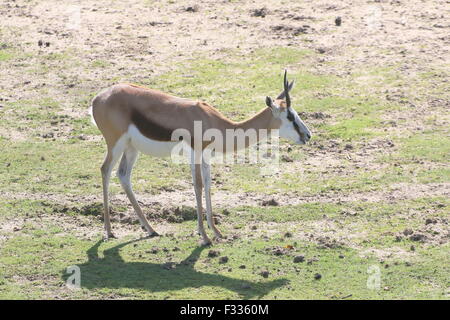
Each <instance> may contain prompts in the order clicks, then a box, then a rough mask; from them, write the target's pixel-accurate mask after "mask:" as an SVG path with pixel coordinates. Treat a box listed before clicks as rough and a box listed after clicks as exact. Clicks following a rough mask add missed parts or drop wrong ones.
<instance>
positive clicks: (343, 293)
mask: <svg viewBox="0 0 450 320" xmlns="http://www.w3.org/2000/svg"><path fill="white" fill-rule="evenodd" d="M442 203H447V204H448V199H445V198H439V199H431V200H430V199H418V200H415V201H405V202H402V203H398V204H390V205H380V206H378V207H374V206H372V205H369V204H366V205H361V204H360V203H353V204H344V205H336V204H329V205H324V204H320V203H316V204H306V205H300V206H294V207H288V208H285V209H284V208H266V209H263V208H253V207H247V208H236V209H235V210H233V212H232V213H231V214H230V215H229V216H227V217H226V218H225V219H226V220H225V222H226V224H224V225H223V227H222V229H224V230H225V231H226V232H227V233H235V232H236V230H234V229H233V228H234V226H233V225H236V224H239V223H243V224H245V225H253V224H255V225H257V226H260V227H261V228H262V229H259V228H258V229H257V230H258V231H256V232H254V233H253V234H248V235H247V236H245V237H241V238H238V239H237V240H234V241H231V242H226V243H222V244H217V245H216V246H215V248H214V249H215V250H218V251H219V252H220V254H219V255H220V256H221V257H223V256H227V257H228V258H229V260H228V261H227V262H226V263H220V258H218V257H213V258H211V257H209V256H208V251H209V250H210V249H207V248H202V247H199V246H198V245H197V242H196V237H192V236H191V231H192V230H193V229H194V228H195V221H192V222H184V223H181V224H179V225H178V230H177V233H176V234H175V235H173V236H170V235H169V236H165V237H161V238H156V239H152V240H142V239H141V240H139V239H135V238H130V237H126V238H124V239H120V240H113V241H110V242H108V243H104V242H102V241H101V240H98V237H97V236H95V235H94V236H93V239H80V238H79V237H76V236H73V235H67V234H66V233H65V232H64V226H63V225H61V224H60V223H57V222H56V221H55V222H53V223H48V222H47V223H45V225H46V228H45V229H41V228H39V226H38V225H36V222H34V223H29V224H26V225H24V226H23V227H22V230H21V232H20V235H18V236H15V237H13V238H11V239H10V240H8V241H7V242H6V243H4V245H3V246H2V249H1V256H0V265H1V266H3V267H4V266H8V267H7V268H2V270H3V271H2V275H1V276H2V281H1V282H0V288H1V289H0V296H1V297H2V298H54V297H58V298H95V297H110V298H146V299H166V298H169V299H178V298H186V299H191V298H193V294H195V299H210V298H213V299H249V298H263V299H270V298H276V299H292V298H296V299H304V298H331V299H340V298H343V297H348V296H349V295H350V296H351V297H352V298H355V299H364V298H382V299H383V298H397V299H399V298H400V299H408V298H438V299H439V298H444V297H445V290H446V281H447V278H446V275H447V274H448V271H449V270H448V266H446V264H442V263H441V262H442V261H443V260H442V259H445V251H446V250H448V245H446V246H443V247H442V248H439V249H438V248H430V247H429V245H427V244H425V243H420V242H419V243H418V242H414V241H411V240H402V241H401V242H395V240H394V238H395V237H394V236H393V235H391V234H390V233H387V234H386V235H385V236H383V237H382V239H380V236H379V235H380V234H384V233H385V231H386V230H390V231H391V232H392V231H393V232H397V231H401V230H403V229H404V228H416V227H417V225H416V223H418V224H422V223H421V221H418V219H417V218H415V217H414V215H411V213H410V210H411V209H414V210H420V208H421V207H422V206H424V205H425V206H427V205H429V204H433V205H440V204H442ZM30 205H32V206H33V205H34V206H35V208H36V205H38V203H34V204H30V203H29V202H28V206H30ZM51 205H56V206H57V204H56V203H53V204H52V203H47V204H46V206H41V210H44V211H45V210H48V207H50V208H51ZM22 206H27V202H26V201H25V202H21V203H16V204H15V205H14V206H11V207H10V208H9V210H12V211H15V212H16V213H17V214H14V216H16V217H17V216H22V215H23V214H22V213H20V211H21V210H23V208H22ZM38 207H39V205H38ZM46 208H47V209H46ZM352 210H358V211H357V212H358V214H357V215H348V216H344V218H342V217H343V212H348V211H352ZM393 211H399V212H400V215H399V216H398V217H399V219H398V220H396V221H392V220H391V218H390V215H391V213H392V212H393ZM313 212H314V213H313ZM439 212H440V213H439ZM439 212H438V213H436V216H435V217H440V216H445V214H446V213H445V209H444V208H442V206H440V210H439ZM447 213H448V212H447ZM40 214H43V211H41V213H40ZM324 215H326V216H327V219H331V220H335V221H336V222H337V221H339V222H340V223H341V224H342V225H346V226H347V227H348V226H359V227H361V226H363V225H365V227H364V230H358V229H354V230H353V232H354V233H355V234H358V233H360V232H361V231H365V230H371V233H370V236H369V237H365V238H364V242H362V243H361V249H355V248H353V247H349V246H348V245H347V244H345V243H343V244H338V245H336V246H332V247H329V248H322V247H321V246H320V245H318V244H317V243H316V242H315V241H314V240H313V241H305V240H304V239H303V238H302V237H301V236H300V235H301V234H302V232H301V231H300V230H299V229H300V228H302V229H303V228H305V232H310V231H309V229H308V227H307V226H306V227H303V226H301V225H295V224H292V223H289V225H288V227H287V228H286V224H285V222H299V221H302V222H301V224H305V223H306V224H307V225H309V226H314V225H317V224H321V223H323V216H324ZM89 219H90V220H91V223H92V224H93V225H95V226H96V227H98V229H99V230H100V228H101V222H100V221H98V220H97V218H96V217H90V218H89ZM268 222H270V223H271V225H272V230H268V229H264V225H265V223H268ZM273 223H275V226H274V224H273ZM392 223H394V227H393V228H392V226H391V227H388V225H389V224H392ZM233 230H234V231H233ZM259 230H261V231H259ZM273 231H276V233H274V234H275V236H271V237H268V236H267V235H268V234H270V232H273ZM286 231H289V232H290V233H291V234H292V236H289V237H286V236H285V237H283V236H282V235H283V234H284V233H285V232H286ZM299 231H300V232H299ZM276 234H278V236H277V235H276ZM299 236H300V237H299ZM313 239H314V238H313ZM361 240H362V239H361ZM411 245H414V246H415V251H414V252H411V251H410V249H409V248H410V247H411ZM155 248H156V250H154V249H155ZM274 248H289V249H283V254H274V253H272V252H274V251H273V249H274ZM365 249H368V250H367V252H366V251H365ZM373 249H375V251H377V250H378V251H383V250H384V251H386V252H387V253H389V252H390V251H391V250H393V249H397V250H400V251H401V252H405V253H404V254H403V256H401V258H399V257H393V258H389V255H388V254H387V255H386V256H387V258H382V259H380V257H378V256H377V255H374V254H372V253H371V251H370V250H373ZM361 252H366V253H365V254H362V253H361ZM408 252H409V254H408ZM297 255H303V256H304V257H305V261H304V262H300V263H295V262H294V260H293V258H294V257H295V256H297ZM73 265H76V266H78V267H79V268H80V271H81V289H80V290H71V289H68V288H66V287H64V286H63V285H62V284H63V283H64V281H66V280H67V279H68V276H69V274H68V273H67V272H66V270H67V267H69V266H73ZM242 266H245V268H244V267H242ZM370 266H376V267H377V268H380V273H381V281H382V289H381V290H378V291H377V290H372V289H368V288H367V286H366V282H367V272H368V268H369V267H370ZM261 271H268V272H269V277H268V278H267V279H265V278H263V277H261V275H260V273H261ZM317 273H319V274H320V275H321V279H320V280H317V279H315V275H316V274H317ZM19 279H20V281H18V280H19ZM430 282H432V283H433V285H432V286H430V285H429V284H430ZM36 288H45V290H36Z"/></svg>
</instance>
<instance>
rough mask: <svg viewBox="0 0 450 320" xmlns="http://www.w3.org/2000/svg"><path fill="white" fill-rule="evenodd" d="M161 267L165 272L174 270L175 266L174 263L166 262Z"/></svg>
mask: <svg viewBox="0 0 450 320" xmlns="http://www.w3.org/2000/svg"><path fill="white" fill-rule="evenodd" d="M162 267H163V269H165V270H172V269H175V267H176V265H175V263H174V262H166V263H164V264H163V265H162Z"/></svg>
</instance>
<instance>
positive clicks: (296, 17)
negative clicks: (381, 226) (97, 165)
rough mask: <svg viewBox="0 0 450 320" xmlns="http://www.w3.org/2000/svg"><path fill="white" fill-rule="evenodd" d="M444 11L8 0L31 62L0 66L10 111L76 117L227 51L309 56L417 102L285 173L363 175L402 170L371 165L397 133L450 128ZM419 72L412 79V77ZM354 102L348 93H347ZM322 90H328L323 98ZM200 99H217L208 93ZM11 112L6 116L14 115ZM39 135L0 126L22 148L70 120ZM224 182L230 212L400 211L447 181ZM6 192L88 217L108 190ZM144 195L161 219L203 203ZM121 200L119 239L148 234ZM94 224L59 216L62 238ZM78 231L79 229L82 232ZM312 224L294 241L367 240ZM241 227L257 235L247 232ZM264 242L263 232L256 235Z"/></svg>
mask: <svg viewBox="0 0 450 320" xmlns="http://www.w3.org/2000/svg"><path fill="white" fill-rule="evenodd" d="M448 9H449V8H448V3H446V2H445V1H417V0H413V1H403V0H392V1H391V0H378V1H377V0H375V1H363V0H358V1H354V0H353V1H350V0H343V1H338V2H336V1H327V0H319V1H312V0H309V1H232V0H228V1H226V0H221V1H203V2H201V4H197V3H196V2H195V1H185V0H181V1H152V0H147V1H145V0H132V1H113V0H109V1H103V0H101V1H64V2H63V1H61V2H59V1H34V0H30V1H28V0H16V1H2V0H0V45H1V46H2V47H1V48H0V49H4V50H5V52H7V54H12V55H17V56H20V57H22V58H21V60H20V59H19V60H18V61H17V60H14V63H13V64H9V65H5V64H3V65H2V66H5V68H4V69H2V70H1V75H2V76H1V77H0V111H1V109H2V108H4V106H5V105H8V104H11V105H13V104H14V103H21V102H23V101H40V99H42V95H43V94H45V96H48V97H52V99H53V100H54V101H56V103H57V104H58V105H59V106H60V107H61V109H60V110H59V111H58V115H59V116H64V117H70V119H73V120H74V121H76V120H77V119H85V118H87V117H88V113H87V107H88V105H87V102H88V101H89V98H91V97H92V95H93V94H95V93H96V92H98V91H99V90H100V89H102V88H105V87H107V86H109V85H112V84H114V83H117V82H120V81H124V82H135V83H145V82H146V81H147V80H148V79H149V78H157V77H158V76H161V75H164V74H168V73H170V72H171V71H175V70H179V68H180V66H183V65H184V64H185V63H189V62H192V61H195V60H196V59H197V58H198V57H205V56H207V57H211V58H213V59H215V60H220V59H221V58H222V57H226V56H227V55H228V53H229V52H230V50H236V49H238V50H239V55H241V56H242V57H244V56H246V55H248V54H251V53H254V52H255V51H256V50H258V49H261V48H272V49H273V50H277V48H297V49H301V50H310V51H311V52H314V54H312V55H308V56H306V57H305V64H308V66H310V67H309V69H308V72H310V73H312V74H314V75H318V76H327V75H329V76H330V77H337V79H342V81H346V79H348V78H349V77H353V79H355V81H356V82H357V83H358V85H359V86H360V87H362V88H365V90H366V92H368V93H370V94H371V95H375V96H377V97H379V99H380V100H382V101H384V102H386V103H392V102H395V103H398V104H400V105H407V106H410V108H408V109H402V110H398V109H396V110H392V112H387V113H384V114H383V119H382V120H383V123H384V124H385V125H386V127H385V128H384V130H385V131H387V133H386V136H385V137H375V138H374V139H371V140H368V141H362V142H356V143H354V144H349V143H348V142H343V141H342V140H339V139H335V140H330V141H320V140H319V141H313V142H312V143H311V144H310V145H308V146H305V148H304V149H302V150H303V152H304V154H305V155H306V156H307V159H306V160H305V161H304V162H302V163H294V164H293V165H292V166H290V167H289V169H286V171H285V172H287V173H289V172H295V170H298V171H299V172H300V171H301V172H302V173H303V172H309V171H311V170H312V171H314V172H317V174H318V175H324V174H331V175H335V176H336V177H345V178H348V177H351V176H352V175H353V174H354V171H355V170H356V169H358V170H360V169H362V170H367V171H371V170H373V171H375V170H383V169H385V168H386V167H390V166H393V165H394V164H392V163H383V162H380V161H375V159H376V158H377V157H378V156H379V155H380V154H387V155H390V154H393V153H395V152H397V151H398V150H399V146H398V145H397V144H396V143H393V142H392V141H393V140H394V139H396V138H399V137H400V138H402V137H410V136H413V135H414V134H416V133H418V132H425V131H430V130H431V131H432V130H434V128H435V127H439V128H445V127H447V128H448V127H449V126H450V118H449V115H448V110H449V107H450V102H449V96H448V90H447V94H446V95H443V94H442V92H445V88H447V89H449V85H448V80H449V78H448V74H449V73H448V72H449V64H448V62H449V61H450V46H449V44H450V36H449V28H450V23H449V19H448V14H449V10H448ZM8 50H10V51H8ZM49 54H52V55H54V58H45V59H48V60H46V63H45V67H44V66H43V64H42V59H43V57H44V56H47V55H49ZM1 59H2V56H1V55H0V61H1ZM383 68H394V70H395V71H394V72H395V73H398V76H399V77H400V78H401V79H404V81H402V82H399V83H396V84H395V85H394V86H393V85H391V84H390V83H388V82H384V81H382V80H383V79H382V76H380V75H379V74H374V73H372V72H369V71H368V70H374V69H380V70H383ZM30 70H31V72H30ZM366 71H367V72H366ZM242 72H245V70H243V71H242ZM427 73H429V74H430V76H429V77H427V78H426V80H424V81H425V82H426V85H425V84H424V83H421V82H419V81H421V79H422V78H420V77H419V76H418V75H419V74H427ZM186 77H189V75H186ZM409 78H411V79H412V80H411V81H408V79H409ZM419 87H420V89H418V88H419ZM443 88H444V89H443ZM218 90H219V88H218ZM299 94H301V93H299ZM346 94H347V93H345V92H343V93H341V95H342V96H346ZM326 95H327V94H326V93H323V96H324V97H325V96H326ZM316 96H317V97H316V98H317V99H320V98H322V96H321V94H320V93H318V94H317V95H316ZM204 99H205V100H208V97H204ZM84 105H85V108H84V107H83V106H84ZM13 113H14V112H13V111H10V110H9V109H8V112H7V113H5V119H6V118H7V116H8V115H12V114H13ZM229 115H230V116H231V115H232V114H229ZM301 115H302V117H303V118H304V119H305V120H306V122H308V123H310V124H311V125H312V126H313V127H314V126H315V125H322V124H333V123H334V122H337V121H338V120H336V119H335V117H334V115H333V114H332V112H331V111H328V110H324V112H323V113H317V112H315V113H313V112H305V113H303V114H301ZM433 116H434V122H430V121H429V118H430V117H433ZM42 128H44V129H42V130H41V131H39V128H38V129H35V128H31V127H30V128H28V127H25V128H24V127H22V128H20V127H17V126H14V125H5V126H0V136H1V137H3V138H5V139H7V140H8V141H9V142H10V143H11V144H14V143H22V142H26V141H28V140H30V139H34V138H35V137H36V132H39V134H40V136H39V137H43V138H47V137H44V134H48V132H49V131H51V132H52V133H51V136H48V137H49V138H54V139H56V140H57V141H58V140H61V141H63V140H64V141H65V140H67V139H69V138H71V137H72V135H73V131H74V130H73V126H72V124H70V123H68V121H66V122H65V123H63V122H62V121H61V123H60V125H58V126H57V128H52V126H51V125H49V124H48V123H46V124H42ZM36 130H37V131H36ZM447 132H448V131H447ZM79 138H80V140H82V141H93V142H98V143H101V141H102V138H101V136H100V135H99V134H98V132H96V133H95V134H83V135H82V136H80V137H79ZM288 161H289V160H288ZM395 165H396V164H395ZM421 165H422V169H423V170H424V171H426V170H434V169H443V168H445V167H446V166H447V165H448V162H447V163H442V162H433V161H427V160H425V161H422V162H421ZM405 167H407V166H405ZM405 170H406V169H405ZM142 179H144V178H142ZM96 181H97V182H98V179H97V180H96ZM214 183H215V187H216V189H215V190H214V194H213V202H214V206H216V207H218V208H225V207H227V208H230V209H233V208H236V207H242V206H248V207H264V206H266V205H267V202H268V201H271V200H273V201H275V202H276V205H275V207H278V206H280V207H284V206H295V205H302V204H312V203H317V202H319V203H323V204H336V203H337V204H343V203H344V204H345V203H355V202H361V203H369V204H371V203H374V204H376V203H387V204H395V203H397V202H399V201H409V200H416V199H422V198H435V197H437V198H439V197H445V198H448V197H449V196H450V182H449V181H448V180H447V181H441V182H436V183H409V182H406V183H402V182H398V183H393V184H390V185H389V188H386V189H378V190H356V189H352V190H351V191H337V192H334V193H333V192H330V193H318V194H312V195H311V194H310V195H308V194H306V195H305V194H303V193H302V192H297V191H294V190H291V191H288V192H283V193H278V194H267V193H262V192H256V191H255V192H253V191H249V192H244V191H238V192H236V191H235V190H231V191H230V190H228V189H226V188H222V187H221V186H223V185H226V183H227V181H221V178H220V177H218V178H217V179H215V181H214ZM6 187H7V185H5V188H2V189H1V190H0V196H1V198H3V199H8V200H10V201H16V200H17V201H22V200H36V201H41V200H42V201H47V202H52V203H58V204H59V205H60V206H61V207H58V208H59V209H61V208H62V209H64V210H66V211H67V210H69V211H70V210H72V209H71V208H73V207H76V210H78V211H77V212H78V213H79V212H80V210H81V212H82V211H83V210H84V209H80V204H81V206H83V205H85V206H84V207H83V208H85V207H86V205H87V204H92V203H94V204H96V205H97V204H99V203H101V201H102V198H101V193H94V194H84V195H78V194H67V195H65V196H64V197H62V196H61V194H59V193H52V192H45V191H42V190H41V191H35V192H30V191H29V190H24V191H11V190H9V189H8V188H6ZM138 194H139V201H140V203H141V204H142V205H143V207H145V208H150V209H148V210H149V212H150V213H149V215H150V217H151V216H153V217H155V215H157V212H159V211H163V212H164V210H163V209H165V208H166V209H168V210H169V211H170V212H173V211H174V210H176V208H177V207H178V205H179V204H183V205H185V206H188V207H193V206H194V193H193V190H192V188H191V184H190V181H180V182H179V183H177V184H175V187H173V189H169V190H160V192H158V193H157V194H149V193H144V192H139V193H138ZM112 201H113V206H120V205H122V206H127V208H128V209H127V210H126V211H125V213H123V215H124V216H120V217H117V216H116V218H115V219H116V220H114V222H116V223H118V222H123V223H121V224H118V225H117V226H116V230H117V232H116V233H117V235H118V236H119V237H121V236H126V235H127V234H130V232H132V233H133V234H138V233H139V232H140V230H139V228H138V227H137V226H136V224H135V222H136V221H135V220H136V218H135V216H134V214H133V212H132V210H131V208H130V206H129V204H128V201H127V199H126V196H125V195H124V194H123V193H116V194H115V195H114V197H113V200H112ZM62 209H61V210H62ZM419 211H420V210H417V212H419ZM64 212H65V211H64ZM412 212H413V213H417V212H416V211H414V210H412ZM352 214H353V213H352V212H349V213H348V215H352ZM408 214H412V213H411V212H408ZM408 214H407V215H405V217H408ZM418 214H419V215H421V216H420V217H421V218H422V214H423V219H426V215H425V213H423V212H420V213H418ZM158 218H161V217H160V216H158ZM219 218H222V219H227V218H226V217H224V214H223V213H220V214H219ZM402 218H404V217H403V216H402ZM89 219H90V217H89V216H88V215H87V217H86V216H85V215H84V214H82V217H76V218H74V217H72V216H69V217H67V216H64V215H61V225H63V226H64V228H65V230H72V231H73V230H76V231H73V232H76V234H77V235H78V236H81V237H82V238H86V239H93V238H94V237H95V236H96V235H98V231H99V230H93V228H91V227H90V225H89V221H90V220H89ZM27 220H28V218H26V217H18V218H15V219H11V220H9V221H8V222H7V223H4V224H3V225H2V226H1V228H0V229H1V231H2V234H0V243H6V242H7V240H8V239H11V238H13V236H12V235H11V234H14V233H15V232H16V231H20V230H22V228H25V227H24V226H26V224H27ZM51 220H52V217H51V216H48V215H43V216H42V217H40V218H39V219H38V220H37V221H35V223H37V224H38V225H41V226H45V224H46V223H47V222H50V221H51ZM124 221H128V222H129V223H127V222H124ZM160 222H161V223H162V224H161V225H160V226H159V229H160V230H162V232H163V233H174V232H175V233H176V232H177V231H176V227H174V226H173V225H172V224H171V223H170V221H169V222H167V221H165V220H164V219H162V220H161V221H160ZM80 223H83V225H82V226H80V225H79V224H80ZM256 225H257V226H258V228H260V227H261V225H259V224H256V223H255V228H256ZM304 227H305V228H308V229H309V230H310V233H311V234H313V233H314V234H315V237H313V238H311V237H308V235H307V233H306V232H305V233H302V235H301V236H299V238H298V239H299V240H308V239H310V240H311V239H312V240H311V241H313V242H314V243H318V244H321V243H322V242H323V241H322V240H320V239H323V238H320V237H328V238H327V239H328V240H326V241H325V244H327V243H328V242H327V241H329V243H332V242H333V241H337V242H339V243H342V244H345V245H348V246H349V247H356V245H354V243H353V240H354V238H358V237H364V235H363V234H358V233H355V234H352V233H351V230H352V227H353V226H352V225H344V226H342V225H338V224H337V223H335V221H329V220H327V218H326V217H325V218H324V219H323V221H322V222H321V223H318V224H313V223H308V222H305V223H304ZM447 227H448V225H447V220H445V219H442V220H439V219H438V220H437V222H435V223H431V224H428V225H427V226H426V227H422V229H421V230H422V231H423V232H425V231H424V230H425V229H426V228H428V229H430V230H431V228H435V231H436V232H438V233H439V235H436V236H435V237H432V238H429V239H430V241H429V243H430V244H433V245H434V244H436V245H443V244H447V243H448V242H449V237H448V233H446V232H445V229H446V228H447ZM244 229H245V232H247V233H248V234H252V236H253V231H252V230H251V226H245V228H244ZM270 230H271V224H270V223H268V224H267V231H268V232H269V233H270ZM277 230H278V229H277ZM330 230H332V231H330ZM334 230H339V232H338V233H336V232H334ZM433 230H434V229H433ZM392 234H393V235H394V233H392ZM254 235H255V236H257V235H260V234H259V233H258V232H254ZM401 236H402V237H403V235H401ZM249 237H250V236H249ZM250 238H251V237H250ZM330 239H331V240H330ZM369 251H370V250H366V251H361V253H360V254H361V255H365V254H367V253H368V252H369ZM371 253H372V254H374V255H376V256H378V257H380V258H385V257H386V256H387V255H391V256H392V255H394V256H406V255H408V254H410V253H405V251H402V250H400V251H398V250H397V251H396V249H392V250H388V251H386V250H385V251H383V250H381V249H380V250H378V251H377V250H376V249H374V250H372V251H371Z"/></svg>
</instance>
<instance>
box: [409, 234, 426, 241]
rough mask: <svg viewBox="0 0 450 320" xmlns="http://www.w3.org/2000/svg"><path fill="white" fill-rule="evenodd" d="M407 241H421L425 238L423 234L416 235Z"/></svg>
mask: <svg viewBox="0 0 450 320" xmlns="http://www.w3.org/2000/svg"><path fill="white" fill-rule="evenodd" d="M409 239H410V240H412V241H423V240H425V236H424V235H423V234H420V233H416V234H413V235H412V236H410V237H409Z"/></svg>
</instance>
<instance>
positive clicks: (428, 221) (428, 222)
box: [425, 218, 437, 225]
mask: <svg viewBox="0 0 450 320" xmlns="http://www.w3.org/2000/svg"><path fill="white" fill-rule="evenodd" d="M434 223H437V221H436V219H430V218H428V219H426V220H425V224H426V225H428V224H434Z"/></svg>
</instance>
